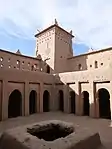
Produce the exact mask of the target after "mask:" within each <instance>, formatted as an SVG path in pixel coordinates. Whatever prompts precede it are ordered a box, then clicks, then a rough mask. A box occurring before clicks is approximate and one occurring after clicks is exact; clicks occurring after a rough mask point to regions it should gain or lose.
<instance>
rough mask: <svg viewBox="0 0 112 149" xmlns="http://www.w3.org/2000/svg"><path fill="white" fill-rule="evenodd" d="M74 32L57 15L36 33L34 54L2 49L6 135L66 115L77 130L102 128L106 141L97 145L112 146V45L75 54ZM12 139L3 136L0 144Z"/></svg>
mask: <svg viewBox="0 0 112 149" xmlns="http://www.w3.org/2000/svg"><path fill="white" fill-rule="evenodd" d="M72 38H74V35H73V33H72V30H71V31H69V32H68V31H66V30H64V29H63V28H62V27H60V25H59V23H58V22H57V20H56V19H55V22H54V24H53V25H51V26H49V27H48V28H46V29H44V30H42V31H41V32H38V33H37V34H36V35H35V40H36V47H35V57H29V56H26V55H22V53H21V51H20V50H17V52H16V53H12V52H8V51H5V50H2V49H1V50H0V134H1V136H2V134H4V133H3V132H4V131H8V130H10V129H11V130H12V129H13V128H16V127H19V128H20V127H21V128H22V127H24V126H25V125H29V124H33V123H37V122H41V121H47V120H61V121H64V122H70V123H72V124H73V125H74V127H75V131H76V136H77V134H78V133H80V132H81V131H82V132H83V131H84V132H85V133H86V132H88V133H91V132H92V133H96V132H97V133H98V134H99V136H100V140H101V144H102V145H99V146H98V147H97V145H96V148H102V149H103V148H105V149H106V148H107V149H111V148H112V128H111V125H112V124H111V120H112V48H111V47H109V48H107V49H101V50H98V51H97V50H89V51H88V52H87V53H84V54H81V55H76V56H74V55H73V49H72ZM15 131H16V130H15ZM9 134H10V133H9ZM12 136H13V135H12ZM79 140H80V138H79ZM79 140H78V141H79ZM3 142H5V143H3ZM96 142H98V140H97V141H96ZM7 143H9V142H8V141H7V139H6V140H5V139H4V138H3V137H2V138H1V139H0V149H6V147H4V144H7ZM9 144H10V143H9ZM88 144H89V143H88V142H86V145H88ZM93 144H95V142H93ZM96 144H97V143H96ZM15 146H16V145H15ZM13 148H14V147H13ZM29 148H33V147H29ZM43 148H45V146H44V147H43ZM46 148H47V147H46ZM52 148H55V147H52ZM59 148H60V147H59ZM62 148H63V147H62ZM90 148H92V147H90ZM14 149H19V147H17V146H16V147H15V148H14ZM20 149H23V148H22V147H20ZM34 149H35V148H34ZM37 149H38V147H37ZM49 149H50V147H49ZM60 149H61V148H60ZM74 149H76V148H75V147H74ZM77 149H79V148H78V147H77ZM80 149H85V148H84V146H82V148H80ZM86 149H89V147H88V148H87V147H86Z"/></svg>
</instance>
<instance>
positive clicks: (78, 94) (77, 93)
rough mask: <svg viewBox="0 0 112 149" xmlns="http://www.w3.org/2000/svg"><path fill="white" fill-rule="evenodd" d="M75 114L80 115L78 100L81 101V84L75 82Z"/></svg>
mask: <svg viewBox="0 0 112 149" xmlns="http://www.w3.org/2000/svg"><path fill="white" fill-rule="evenodd" d="M75 84H76V89H75V114H76V115H81V113H80V112H81V111H80V100H81V84H80V83H79V82H75Z"/></svg>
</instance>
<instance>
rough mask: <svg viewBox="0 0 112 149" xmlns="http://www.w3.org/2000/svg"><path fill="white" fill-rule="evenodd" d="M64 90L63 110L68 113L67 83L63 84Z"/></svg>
mask: <svg viewBox="0 0 112 149" xmlns="http://www.w3.org/2000/svg"><path fill="white" fill-rule="evenodd" d="M63 91H64V112H66V113H69V89H68V85H67V84H66V85H63Z"/></svg>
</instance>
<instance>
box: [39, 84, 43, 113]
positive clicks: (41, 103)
mask: <svg viewBox="0 0 112 149" xmlns="http://www.w3.org/2000/svg"><path fill="white" fill-rule="evenodd" d="M43 91H44V85H43V82H41V83H40V99H39V101H40V102H39V103H40V105H39V107H40V108H39V109H40V113H41V112H43Z"/></svg>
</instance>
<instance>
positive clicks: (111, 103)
mask: <svg viewBox="0 0 112 149" xmlns="http://www.w3.org/2000/svg"><path fill="white" fill-rule="evenodd" d="M109 93H110V110H111V126H112V81H110V91H109Z"/></svg>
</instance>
